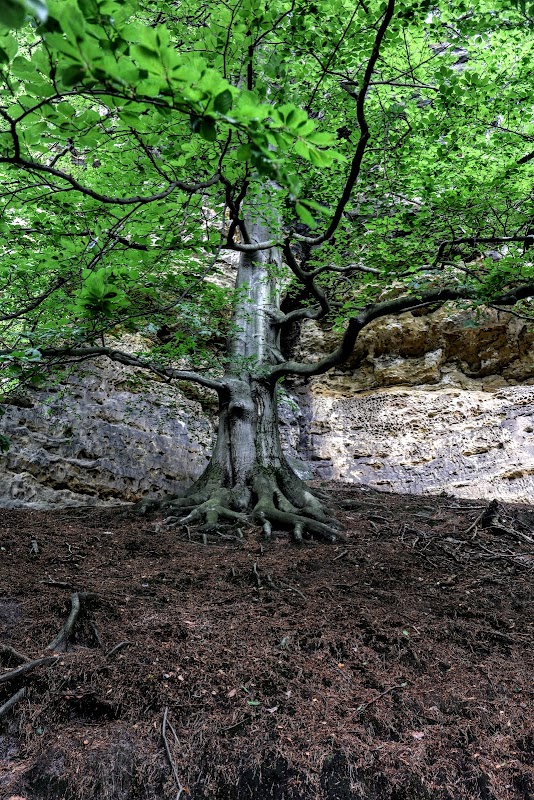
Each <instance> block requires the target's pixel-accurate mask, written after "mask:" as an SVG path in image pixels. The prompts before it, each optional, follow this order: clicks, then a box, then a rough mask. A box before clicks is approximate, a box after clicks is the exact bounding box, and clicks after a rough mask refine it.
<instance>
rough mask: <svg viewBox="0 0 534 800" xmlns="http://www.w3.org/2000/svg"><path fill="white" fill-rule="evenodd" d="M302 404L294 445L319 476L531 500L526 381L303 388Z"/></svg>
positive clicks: (531, 421)
mask: <svg viewBox="0 0 534 800" xmlns="http://www.w3.org/2000/svg"><path fill="white" fill-rule="evenodd" d="M322 388H324V387H322ZM302 408H303V410H304V411H305V416H306V418H307V424H306V426H305V430H306V436H305V437H303V440H302V443H301V447H302V449H303V450H304V452H305V454H306V456H307V458H308V459H309V460H310V462H312V463H314V464H315V471H316V474H317V475H318V476H320V477H322V478H325V479H329V478H334V479H336V480H343V481H354V482H357V483H363V484H367V485H370V486H374V487H376V488H378V489H384V490H389V491H395V492H410V493H412V492H413V493H417V494H422V493H430V494H436V493H440V492H447V493H450V494H454V495H457V496H458V497H470V498H473V497H488V498H496V499H500V500H507V501H509V502H524V503H532V501H533V499H534V387H531V386H525V387H519V386H517V387H507V388H503V389H499V390H498V391H495V392H484V391H474V390H463V391H462V390H458V389H445V390H442V391H431V390H428V389H416V390H411V391H406V390H391V389H389V390H384V391H380V392H377V393H373V394H366V395H363V396H362V395H360V396H338V397H335V396H332V395H327V394H324V393H321V394H315V393H313V392H311V393H308V394H307V395H306V396H304V397H303V402H302Z"/></svg>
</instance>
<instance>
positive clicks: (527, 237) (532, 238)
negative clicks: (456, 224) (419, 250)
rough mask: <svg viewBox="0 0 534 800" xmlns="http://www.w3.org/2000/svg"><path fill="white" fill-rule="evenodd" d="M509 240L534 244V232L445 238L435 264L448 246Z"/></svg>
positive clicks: (472, 245)
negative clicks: (513, 234)
mask: <svg viewBox="0 0 534 800" xmlns="http://www.w3.org/2000/svg"><path fill="white" fill-rule="evenodd" d="M507 242H522V243H523V244H527V243H529V242H530V243H532V244H534V234H532V233H525V234H523V235H517V236H464V237H463V238H461V239H445V240H444V241H443V242H441V244H440V246H439V249H438V254H437V256H436V258H435V259H434V264H437V263H439V261H440V260H441V257H442V256H443V252H444V250H445V248H446V247H447V246H449V247H450V246H453V245H456V244H469V245H471V247H475V246H476V245H477V244H506V243H507Z"/></svg>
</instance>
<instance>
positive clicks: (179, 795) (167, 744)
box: [161, 706, 186, 800]
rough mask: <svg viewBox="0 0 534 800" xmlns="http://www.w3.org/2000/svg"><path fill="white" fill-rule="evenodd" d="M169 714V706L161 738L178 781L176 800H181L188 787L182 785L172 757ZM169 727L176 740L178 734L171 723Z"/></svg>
mask: <svg viewBox="0 0 534 800" xmlns="http://www.w3.org/2000/svg"><path fill="white" fill-rule="evenodd" d="M168 714H169V709H168V708H167V706H165V709H164V711H163V720H162V723H161V738H162V739H163V747H164V748H165V754H166V756H167V760H168V762H169V766H170V768H171V770H172V774H173V775H174V780H175V781H176V786H177V788H178V794H177V795H176V799H175V800H180V797H181V796H182V794H183V793H184V792H185V791H186V787H185V786H183V785H182V782H181V780H180V776H179V775H178V769H177V767H176V762H175V760H174V758H173V757H172V753H171V749H170V747H169V742H168V739H167V716H168ZM169 727H170V728H171V730H172V732H173V733H174V736H175V738H177V737H176V732H175V731H174V728H172V726H171V724H170V723H169Z"/></svg>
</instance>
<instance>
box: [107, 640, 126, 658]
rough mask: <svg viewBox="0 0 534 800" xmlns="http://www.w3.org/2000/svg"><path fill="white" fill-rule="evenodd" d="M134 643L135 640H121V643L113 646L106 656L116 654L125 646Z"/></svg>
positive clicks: (109, 656)
mask: <svg viewBox="0 0 534 800" xmlns="http://www.w3.org/2000/svg"><path fill="white" fill-rule="evenodd" d="M132 644H133V642H119V644H116V645H115V647H112V648H111V650H109V652H107V653H106V658H111V656H114V655H116V654H117V653H119V652H120V651H121V650H124V648H125V647H130V645H132Z"/></svg>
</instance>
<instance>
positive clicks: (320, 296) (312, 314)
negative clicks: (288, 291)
mask: <svg viewBox="0 0 534 800" xmlns="http://www.w3.org/2000/svg"><path fill="white" fill-rule="evenodd" d="M282 252H283V254H284V256H285V259H286V263H287V265H288V267H289V268H290V270H291V271H292V272H293V274H294V275H296V277H297V278H298V279H299V281H300V282H301V283H302V284H303V285H304V286H305V287H306V289H307V290H308V291H309V292H310V294H312V295H313V296H314V297H315V299H316V300H317V302H318V303H319V305H318V306H315V307H312V308H297V309H296V310H295V311H291V312H290V313H289V314H286V315H285V316H284V317H282V318H280V319H278V320H276V324H277V325H287V324H288V323H290V322H295V321H297V320H299V319H321V317H324V316H326V314H328V312H329V311H330V304H329V302H328V299H327V297H326V295H325V293H324V292H323V290H322V289H321V287H320V286H317V284H316V283H315V281H314V280H313V275H311V274H310V273H309V272H305V271H304V270H303V269H302V268H301V267H300V266H299V264H298V263H297V260H296V258H295V256H294V255H293V252H292V250H291V245H290V244H289V241H287V242H286V243H285V245H284V248H283V251H282Z"/></svg>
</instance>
